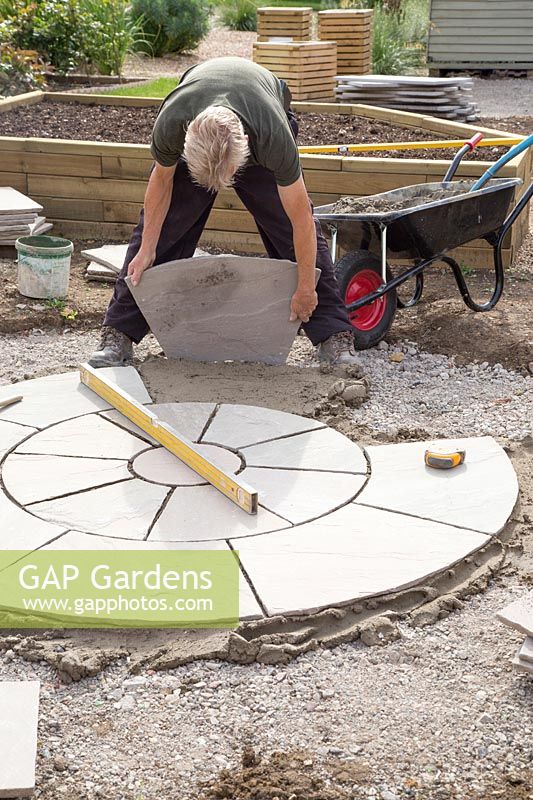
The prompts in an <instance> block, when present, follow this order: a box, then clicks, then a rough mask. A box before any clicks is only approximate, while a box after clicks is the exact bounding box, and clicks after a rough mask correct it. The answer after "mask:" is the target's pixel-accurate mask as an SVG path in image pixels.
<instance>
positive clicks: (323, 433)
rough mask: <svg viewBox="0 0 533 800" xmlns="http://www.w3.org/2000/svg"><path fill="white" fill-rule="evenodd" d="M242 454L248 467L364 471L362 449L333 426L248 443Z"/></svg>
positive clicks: (364, 464) (364, 460) (365, 466)
mask: <svg viewBox="0 0 533 800" xmlns="http://www.w3.org/2000/svg"><path fill="white" fill-rule="evenodd" d="M242 455H243V456H244V458H245V460H246V464H247V466H249V467H284V468H286V469H298V470H320V471H322V472H359V473H363V474H366V471H367V463H366V459H365V456H364V454H363V451H362V450H361V449H360V448H359V447H358V446H357V445H356V444H354V443H353V442H352V441H350V439H348V438H347V437H346V436H343V435H342V434H341V433H338V432H337V431H334V430H333V429H332V428H318V429H317V430H315V431H309V432H308V433H301V434H297V435H296V436H288V437H287V438H285V439H275V440H274V441H270V442H264V443H263V444H256V445H250V446H248V447H245V448H243V451H242Z"/></svg>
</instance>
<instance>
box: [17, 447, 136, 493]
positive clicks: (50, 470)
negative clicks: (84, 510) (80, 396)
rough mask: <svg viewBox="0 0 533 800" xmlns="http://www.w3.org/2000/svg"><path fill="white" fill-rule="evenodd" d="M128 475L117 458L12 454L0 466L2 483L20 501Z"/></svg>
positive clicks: (123, 463) (88, 486)
mask: <svg viewBox="0 0 533 800" xmlns="http://www.w3.org/2000/svg"><path fill="white" fill-rule="evenodd" d="M130 478H131V474H130V472H129V470H128V462H127V461H125V460H119V459H110V458H108V459H104V458H72V457H70V456H50V455H42V454H41V455H30V454H26V453H24V454H22V453H21V454H19V455H17V454H12V455H10V456H8V457H7V459H6V461H5V463H4V466H3V469H2V479H3V481H4V486H5V487H6V489H7V490H8V492H9V493H10V494H11V496H12V497H14V498H15V500H16V501H17V502H18V503H20V504H21V505H27V504H29V503H38V502H39V501H43V500H48V499H49V498H52V497H60V496H62V495H71V494H74V493H76V492H82V491H84V490H86V489H93V488H95V487H97V486H104V485H106V484H108V483H116V482H118V481H125V480H129V479H130Z"/></svg>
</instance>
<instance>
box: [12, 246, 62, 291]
mask: <svg viewBox="0 0 533 800" xmlns="http://www.w3.org/2000/svg"><path fill="white" fill-rule="evenodd" d="M15 247H16V249H17V254H18V290H19V292H20V294H22V295H24V297H39V298H45V297H66V296H67V293H68V280H69V276H70V259H71V256H72V251H73V250H74V245H73V244H72V242H71V241H69V240H68V239H61V238H60V237H59V236H23V237H21V238H20V239H17V241H16V242H15Z"/></svg>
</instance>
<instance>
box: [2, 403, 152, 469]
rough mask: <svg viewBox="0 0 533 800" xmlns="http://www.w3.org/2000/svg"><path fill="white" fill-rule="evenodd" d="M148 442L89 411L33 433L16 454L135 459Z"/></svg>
mask: <svg viewBox="0 0 533 800" xmlns="http://www.w3.org/2000/svg"><path fill="white" fill-rule="evenodd" d="M146 447H147V444H146V442H145V441H143V440H142V439H139V438H138V437H137V436H132V435H131V434H130V433H127V432H126V431H125V430H123V429H122V428H119V427H118V425H114V424H113V423H112V422H110V421H108V420H106V419H103V418H102V417H101V416H99V415H98V414H86V415H85V416H83V417H77V418H76V419H70V420H67V421H66V422H60V423H59V424H57V425H52V426H51V427H50V428H46V430H44V431H40V432H39V433H38V434H37V435H36V436H31V437H30V438H29V439H27V440H26V441H25V442H24V443H23V444H22V445H21V446H20V447H17V449H16V451H15V452H16V453H42V454H47V455H56V456H83V457H85V458H112V459H126V461H128V460H129V459H130V458H133V456H135V455H136V454H137V453H140V451H141V450H145V449H146Z"/></svg>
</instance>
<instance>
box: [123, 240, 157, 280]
mask: <svg viewBox="0 0 533 800" xmlns="http://www.w3.org/2000/svg"><path fill="white" fill-rule="evenodd" d="M154 260H155V253H147V252H146V251H144V250H143V249H142V248H141V249H140V250H139V252H138V253H137V255H136V256H135V257H134V258H132V260H131V261H130V263H129V265H128V275H130V276H131V282H132V284H133V285H134V286H137V284H138V283H139V282H140V280H141V276H142V274H143V272H144V270H145V269H148V267H151V266H152V264H153V263H154Z"/></svg>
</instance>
